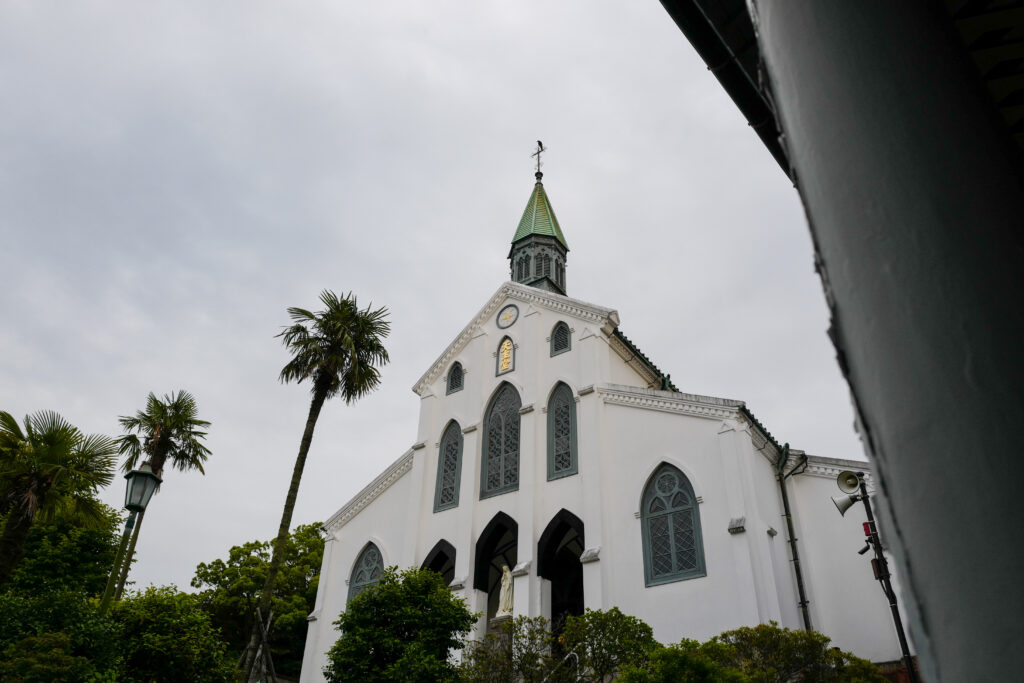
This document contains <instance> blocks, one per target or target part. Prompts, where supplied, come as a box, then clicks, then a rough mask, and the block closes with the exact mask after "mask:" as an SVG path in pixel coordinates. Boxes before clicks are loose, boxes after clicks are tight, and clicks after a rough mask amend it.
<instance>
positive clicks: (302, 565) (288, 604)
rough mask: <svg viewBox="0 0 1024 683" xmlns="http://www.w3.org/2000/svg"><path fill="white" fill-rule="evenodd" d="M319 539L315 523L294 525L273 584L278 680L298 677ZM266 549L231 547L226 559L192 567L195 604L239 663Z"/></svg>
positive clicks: (264, 546)
mask: <svg viewBox="0 0 1024 683" xmlns="http://www.w3.org/2000/svg"><path fill="white" fill-rule="evenodd" d="M323 554H324V535H323V530H322V528H321V526H320V525H319V524H304V525H301V526H297V527H296V528H295V531H294V532H292V533H291V534H290V535H289V536H288V542H287V544H286V545H285V548H284V557H283V558H282V562H281V569H280V571H279V572H278V575H277V581H276V582H275V584H274V601H273V603H272V605H271V607H272V609H273V610H274V629H273V632H272V633H271V637H270V648H271V653H272V654H273V656H274V668H275V669H276V670H277V673H279V674H282V675H285V676H287V675H297V674H298V673H299V669H300V668H301V666H302V653H303V647H304V645H305V642H306V629H307V623H306V616H307V615H308V614H309V613H310V612H312V611H313V605H314V602H315V601H316V590H317V583H318V579H319V575H320V564H321V562H322V560H323ZM270 555H271V544H270V543H269V542H267V541H252V542H250V543H246V544H244V545H240V546H238V545H236V546H234V547H233V548H231V550H230V551H229V552H228V557H227V559H225V560H220V559H218V560H214V561H213V562H210V563H203V564H200V565H199V566H198V567H196V575H195V578H193V579H192V586H193V587H194V588H198V589H201V590H202V591H203V592H202V593H200V594H199V600H200V603H201V604H202V606H203V609H205V610H206V611H207V612H208V613H209V614H210V616H211V618H212V620H213V623H214V624H215V625H216V626H218V627H219V628H220V629H221V631H222V632H223V633H224V635H225V638H226V639H227V642H228V648H229V650H230V651H231V653H232V654H233V656H234V657H235V658H236V660H237V658H238V656H239V655H240V654H241V652H242V650H243V649H244V648H245V645H246V643H247V642H248V637H249V632H250V630H251V629H252V627H253V623H254V621H255V616H254V615H255V609H256V605H257V604H258V602H259V598H260V590H261V588H262V587H263V582H264V581H265V580H266V576H267V569H268V567H269V566H270Z"/></svg>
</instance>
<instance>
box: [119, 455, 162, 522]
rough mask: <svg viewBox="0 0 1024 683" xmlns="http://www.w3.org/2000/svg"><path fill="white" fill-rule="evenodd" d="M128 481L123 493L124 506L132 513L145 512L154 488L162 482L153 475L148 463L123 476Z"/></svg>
mask: <svg viewBox="0 0 1024 683" xmlns="http://www.w3.org/2000/svg"><path fill="white" fill-rule="evenodd" d="M124 478H125V479H127V480H128V487H127V488H126V489H125V492H124V506H125V507H126V508H128V509H129V510H131V511H132V512H145V511H146V506H147V505H149V499H150V498H152V497H153V493H154V492H155V491H156V487H157V486H159V485H160V482H162V481H163V480H162V479H161V478H160V477H158V476H156V474H154V473H153V468H152V467H150V466H149V463H148V462H144V463H142V466H141V467H140V468H139V469H137V470H132V471H131V472H129V473H128V474H126V475H124Z"/></svg>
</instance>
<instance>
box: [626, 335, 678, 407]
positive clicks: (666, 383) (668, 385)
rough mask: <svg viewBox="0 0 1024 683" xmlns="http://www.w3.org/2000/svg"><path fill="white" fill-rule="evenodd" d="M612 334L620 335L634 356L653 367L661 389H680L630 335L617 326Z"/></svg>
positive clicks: (676, 390)
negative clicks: (631, 339)
mask: <svg viewBox="0 0 1024 683" xmlns="http://www.w3.org/2000/svg"><path fill="white" fill-rule="evenodd" d="M612 334H613V335H614V336H616V337H618V338H619V339H620V340H622V343H623V344H625V345H626V348H628V349H629V350H630V351H631V352H632V353H633V355H634V356H636V357H637V358H639V359H640V360H641V361H643V362H644V363H645V364H646V365H647V367H649V368H650V369H651V371H652V372H653V373H654V374H655V375H657V377H658V381H659V382H660V384H661V386H659V387H658V388H659V389H661V390H663V391H675V392H678V391H679V388H678V387H677V386H676V385H675V384H673V383H672V378H671V376H669V375H666V374H665V373H663V372H662V371H661V370H659V369H658V366H657V365H655V364H654V363H653V362H652V361H651V359H650V358H648V357H647V354H645V353H644V352H643V351H641V350H640V349H638V348H637V346H636V344H634V343H633V342H632V341H630V339H629V337H627V336H626V335H624V334H622V332H620V331H619V328H617V327H616V328H615V329H614V330H612Z"/></svg>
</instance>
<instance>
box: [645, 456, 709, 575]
mask: <svg viewBox="0 0 1024 683" xmlns="http://www.w3.org/2000/svg"><path fill="white" fill-rule="evenodd" d="M640 513H641V518H642V523H643V546H644V548H643V549H644V573H645V579H646V582H647V585H648V586H652V585H656V584H659V583H668V582H669V581H680V580H682V579H692V578H696V577H698V576H705V575H706V574H707V572H706V571H705V566H704V547H703V542H702V540H701V532H700V511H699V510H698V509H697V503H696V497H695V496H694V495H693V487H692V486H691V485H690V480H689V479H687V478H686V475H684V474H683V473H682V472H680V471H679V469H677V468H675V467H673V466H672V465H669V464H667V463H663V464H662V465H661V466H660V467H659V468H658V469H657V471H656V472H655V473H654V475H653V476H652V477H651V478H650V480H649V481H648V483H647V488H646V489H645V490H644V496H643V501H642V507H641V509H640Z"/></svg>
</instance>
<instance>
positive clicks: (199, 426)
mask: <svg viewBox="0 0 1024 683" xmlns="http://www.w3.org/2000/svg"><path fill="white" fill-rule="evenodd" d="M118 421H119V422H120V423H121V428H122V429H124V431H125V434H124V435H123V436H121V437H120V438H118V440H117V443H118V449H119V450H120V452H121V454H122V455H126V456H127V457H126V458H125V461H124V466H123V469H124V471H125V472H128V471H129V470H133V469H136V468H137V467H138V466H139V465H140V464H141V463H142V461H143V458H145V460H146V461H148V462H149V466H150V467H151V468H152V469H153V472H155V473H156V475H157V476H158V477H162V476H163V471H164V465H165V464H166V463H167V461H168V460H170V462H171V466H172V467H174V468H176V469H178V470H181V471H182V472H184V471H186V470H199V473H200V474H206V471H205V470H204V469H203V464H204V463H205V462H206V459H207V457H209V455H210V449H208V448H207V447H206V446H204V445H203V443H202V441H203V439H205V438H206V431H205V429H206V428H207V427H209V426H210V423H209V422H207V421H206V420H200V419H199V405H198V404H197V403H196V399H195V397H194V396H192V394H190V393H188V392H187V391H179V392H177V393H173V392H172V393H171V394H168V395H165V396H164V397H163V399H158V398H157V397H156V395H155V394H153V393H152V392H150V394H149V396H147V397H146V409H145V410H140V411H137V412H136V413H135V415H132V416H122V417H121V418H120V419H119V420H118ZM140 435H141V436H142V438H141V439H140V438H139V436H140ZM145 514H146V513H145V512H142V513H140V514H139V517H138V520H136V523H135V529H134V530H133V531H132V538H131V542H130V544H129V545H128V551H127V553H126V555H125V558H124V564H123V565H122V568H121V574H120V576H119V577H118V582H117V590H116V591H115V593H114V599H119V598H120V597H121V592H122V591H123V590H124V584H125V581H126V580H127V578H128V570H129V569H130V568H131V565H132V557H133V556H134V555H135V544H136V542H137V541H138V540H139V531H140V530H141V529H142V520H143V518H144V517H145Z"/></svg>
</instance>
